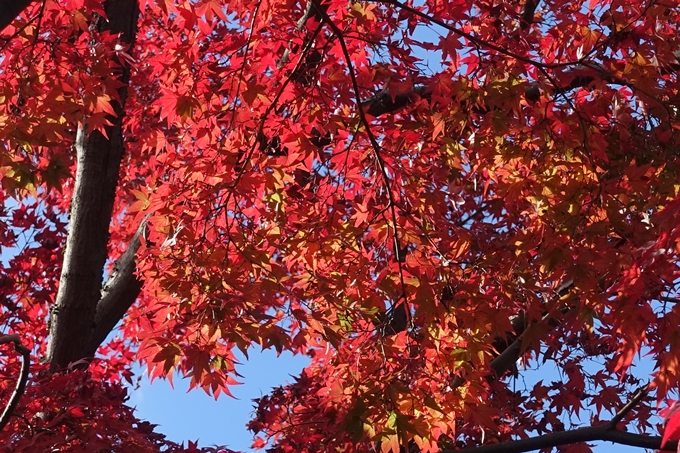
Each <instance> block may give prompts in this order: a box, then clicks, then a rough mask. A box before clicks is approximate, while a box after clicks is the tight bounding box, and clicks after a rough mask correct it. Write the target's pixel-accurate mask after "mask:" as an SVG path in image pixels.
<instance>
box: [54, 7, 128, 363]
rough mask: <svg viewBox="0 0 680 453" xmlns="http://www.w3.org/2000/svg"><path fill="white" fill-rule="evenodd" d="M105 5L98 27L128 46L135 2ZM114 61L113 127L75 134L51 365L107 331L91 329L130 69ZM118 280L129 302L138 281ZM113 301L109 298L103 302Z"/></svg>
mask: <svg viewBox="0 0 680 453" xmlns="http://www.w3.org/2000/svg"><path fill="white" fill-rule="evenodd" d="M105 10H106V15H107V17H108V21H107V20H104V19H100V30H102V31H110V32H111V33H114V34H120V40H121V42H122V43H125V44H128V45H129V46H132V43H133V42H134V38H135V33H136V29H137V19H138V17H139V8H138V5H137V1H136V0H108V1H107V2H106V3H105ZM118 63H119V64H120V65H121V67H122V68H123V69H122V70H120V71H117V73H115V74H111V77H117V78H118V79H119V80H120V81H121V82H122V83H123V86H122V87H121V88H120V89H119V90H118V91H119V93H118V94H119V96H120V100H121V101H120V104H117V103H116V104H115V105H114V106H113V107H114V109H115V111H116V117H115V118H113V117H112V118H109V120H110V121H111V123H112V126H109V127H108V128H107V131H106V132H107V136H108V138H107V137H106V136H104V134H102V133H101V132H99V131H86V130H84V128H83V127H82V126H81V127H79V129H78V134H77V137H76V143H75V147H76V151H77V158H78V168H77V173H76V182H75V188H74V192H73V199H72V201H71V215H70V220H69V233H68V238H67V241H66V250H65V252H64V265H63V269H62V274H61V279H60V281H59V292H58V293H57V298H56V302H55V305H54V307H53V308H52V312H51V317H50V341H49V345H48V357H47V359H48V360H49V362H50V363H51V365H52V368H53V369H57V368H61V367H65V366H67V365H68V364H69V363H71V362H75V361H77V360H80V359H83V358H86V357H89V356H91V355H92V354H93V353H94V350H95V349H96V346H95V347H94V349H93V345H92V339H93V335H94V333H95V330H96V331H97V336H96V337H97V338H101V340H100V341H103V339H104V338H105V337H106V334H108V332H106V334H104V335H103V337H102V333H101V329H95V322H96V320H95V317H96V314H97V304H98V302H99V301H100V299H101V298H102V277H103V270H104V264H105V263H106V259H107V256H108V254H107V243H108V238H109V224H110V222H111V215H112V211H113V202H114V199H115V195H116V187H117V185H118V174H119V172H120V163H121V160H122V158H123V154H124V144H123V134H122V124H123V116H124V108H125V99H126V97H127V84H128V82H129V68H128V66H127V64H126V63H125V62H122V61H121V62H118ZM135 250H136V249H135ZM132 261H133V263H132V266H133V268H132V269H133V270H134V260H132ZM128 266H129V264H128ZM130 273H131V271H130ZM119 282H121V284H122V283H125V284H127V285H130V288H127V291H125V290H123V291H121V290H118V291H115V292H116V293H120V294H122V295H123V296H124V297H123V299H125V301H124V302H125V303H127V304H128V305H127V306H128V307H129V304H131V303H132V302H131V301H130V300H129V299H130V297H132V301H134V298H135V297H136V296H137V294H138V293H139V287H140V286H139V282H137V281H136V280H135V279H134V278H133V279H132V281H131V280H130V279H122V280H119ZM130 291H132V292H133V293H134V296H132V295H131V294H130ZM112 292H113V290H112V288H108V293H112ZM112 303H113V302H111V301H108V305H111V304H112ZM108 311H110V309H109V310H108ZM123 313H124V312H123ZM121 316H122V315H121ZM109 324H110V322H109ZM114 325H115V323H114ZM112 327H113V326H111V328H112ZM97 346H98V344H97Z"/></svg>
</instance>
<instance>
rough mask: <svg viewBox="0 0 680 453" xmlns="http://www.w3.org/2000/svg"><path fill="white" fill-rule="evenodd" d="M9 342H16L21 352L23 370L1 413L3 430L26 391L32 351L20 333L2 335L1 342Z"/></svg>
mask: <svg viewBox="0 0 680 453" xmlns="http://www.w3.org/2000/svg"><path fill="white" fill-rule="evenodd" d="M9 342H12V343H14V350H15V351H17V352H18V353H20V354H21V371H20V373H19V380H18V381H17V385H16V387H15V388H14V391H13V392H12V396H10V398H9V402H8V403H7V406H6V407H5V410H4V411H3V412H2V415H0V431H2V430H3V429H4V428H5V426H7V423H9V419H10V418H11V417H12V414H14V410H15V409H16V408H17V404H19V400H20V399H21V396H22V395H23V394H24V391H26V382H28V372H29V370H30V367H31V351H30V350H29V349H28V348H27V347H26V346H24V345H23V344H22V343H21V340H20V339H19V334H16V333H14V334H11V335H5V336H3V337H0V344H4V343H9Z"/></svg>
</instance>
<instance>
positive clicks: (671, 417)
mask: <svg viewBox="0 0 680 453" xmlns="http://www.w3.org/2000/svg"><path fill="white" fill-rule="evenodd" d="M659 416H661V417H663V418H664V430H663V438H662V439H661V448H663V447H664V446H665V445H666V444H667V443H668V442H671V441H674V440H680V403H679V402H678V401H673V402H672V404H671V405H670V406H669V407H667V408H666V409H664V410H662V411H659ZM678 451H680V444H679V446H678Z"/></svg>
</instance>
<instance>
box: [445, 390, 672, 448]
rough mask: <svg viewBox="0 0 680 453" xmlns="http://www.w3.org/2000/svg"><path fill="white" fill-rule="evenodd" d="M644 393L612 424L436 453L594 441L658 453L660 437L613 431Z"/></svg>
mask: <svg viewBox="0 0 680 453" xmlns="http://www.w3.org/2000/svg"><path fill="white" fill-rule="evenodd" d="M647 389H648V386H647V385H645V386H643V387H642V388H641V389H639V390H638V391H637V392H636V394H635V396H633V398H632V399H631V400H630V402H629V403H628V404H626V405H625V406H624V407H623V408H622V409H621V410H620V411H619V412H617V413H616V415H615V416H614V417H613V418H612V419H611V420H609V421H608V422H607V423H604V424H602V425H599V426H589V427H587V428H579V429H573V430H569V431H561V432H556V433H550V434H546V435H543V436H536V437H531V438H529V439H522V440H515V441H511V442H503V443H500V444H494V445H483V446H480V447H470V448H463V449H461V450H441V451H440V452H439V453H524V452H528V451H534V450H541V449H544V448H551V447H557V446H559V445H568V444H575V443H579V442H595V441H608V442H613V443H616V444H622V445H630V446H632V447H640V448H647V449H651V450H658V449H660V448H661V437H659V436H645V435H643V434H634V433H629V432H627V431H621V430H618V429H616V425H617V424H618V423H619V422H620V421H621V420H622V419H623V418H624V417H625V416H626V414H627V413H628V412H630V410H631V409H633V407H635V406H636V405H637V404H638V403H639V402H640V401H641V400H642V398H644V397H645V396H646V395H647ZM676 448H677V442H673V443H672V444H670V443H669V444H668V445H665V446H664V450H675V449H676Z"/></svg>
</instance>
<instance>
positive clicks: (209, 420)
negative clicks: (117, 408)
mask: <svg viewBox="0 0 680 453" xmlns="http://www.w3.org/2000/svg"><path fill="white" fill-rule="evenodd" d="M249 357H250V360H248V361H246V360H245V359H244V358H241V360H242V361H243V365H241V366H239V367H238V368H237V370H238V372H239V373H240V374H241V375H243V379H241V381H243V382H244V384H243V385H237V386H234V387H232V388H231V389H230V390H231V392H232V394H233V395H234V396H235V397H236V399H234V398H229V397H228V396H224V395H222V396H220V398H219V399H218V400H217V401H215V399H214V398H213V397H211V396H208V395H207V394H206V393H205V392H203V391H202V390H200V389H194V390H192V391H191V392H189V393H187V389H188V387H189V380H185V379H181V378H179V377H176V378H175V379H174V385H175V388H174V389H172V388H171V387H170V383H169V382H167V381H163V380H160V379H157V380H155V381H154V382H153V383H149V380H148V379H147V378H146V377H144V378H143V379H142V383H141V386H140V388H139V389H137V390H134V391H132V392H131V393H130V401H128V404H129V405H130V406H133V407H136V408H137V412H136V415H137V416H138V417H139V418H141V419H145V420H147V421H149V422H151V423H154V424H158V425H159V427H158V428H157V429H156V431H158V432H159V433H162V434H165V435H166V436H167V438H168V439H170V440H172V441H175V442H185V445H186V441H187V440H192V441H195V440H199V441H200V442H199V445H200V446H209V445H214V444H217V445H225V446H227V447H229V448H231V449H233V450H237V451H244V452H246V451H251V450H250V445H251V443H252V440H253V436H252V433H250V432H249V431H248V430H247V429H246V427H245V424H246V423H247V422H248V421H249V420H250V419H251V413H252V412H253V402H252V400H253V399H254V398H258V397H260V396H263V395H266V394H268V393H269V392H270V390H271V389H272V388H273V387H278V386H281V385H283V384H285V383H287V382H291V381H292V378H291V375H299V374H300V371H301V370H302V368H304V367H305V365H307V363H309V358H308V357H306V356H293V355H292V354H290V353H284V354H282V355H281V356H280V357H277V356H276V351H273V350H265V351H262V352H258V351H256V349H255V348H253V350H252V352H250V353H249ZM140 371H141V370H140ZM140 374H141V373H140Z"/></svg>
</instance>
